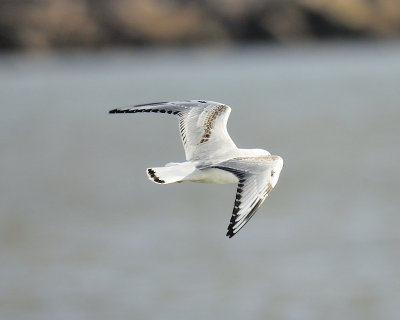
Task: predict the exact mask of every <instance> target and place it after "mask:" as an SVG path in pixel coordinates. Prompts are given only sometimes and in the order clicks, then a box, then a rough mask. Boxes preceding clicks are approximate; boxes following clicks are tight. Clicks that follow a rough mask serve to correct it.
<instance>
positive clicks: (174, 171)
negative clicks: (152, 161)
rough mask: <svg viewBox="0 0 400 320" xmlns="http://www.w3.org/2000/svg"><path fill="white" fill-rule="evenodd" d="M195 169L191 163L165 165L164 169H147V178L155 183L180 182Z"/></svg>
mask: <svg viewBox="0 0 400 320" xmlns="http://www.w3.org/2000/svg"><path fill="white" fill-rule="evenodd" d="M194 170H196V168H195V167H194V166H193V164H191V163H186V162H184V163H174V164H167V165H166V166H165V167H156V168H147V171H146V172H147V176H148V177H149V179H150V180H151V181H153V182H155V183H160V184H166V183H174V182H182V181H183V180H184V179H185V177H186V176H188V175H190V174H191V173H192V172H193V171H194Z"/></svg>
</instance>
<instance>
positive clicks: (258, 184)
mask: <svg viewBox="0 0 400 320" xmlns="http://www.w3.org/2000/svg"><path fill="white" fill-rule="evenodd" d="M282 164H283V162H282V159H281V158H280V157H278V156H263V157H254V158H253V157H252V158H234V159H231V160H228V161H224V162H221V163H219V164H218V165H217V166H214V167H215V168H218V169H221V170H225V171H229V172H231V173H233V174H234V175H235V176H236V177H237V178H238V180H239V181H238V185H237V190H236V196H235V203H234V206H233V211H232V217H231V219H230V222H229V226H228V232H227V234H226V235H227V236H228V237H229V238H232V237H233V236H234V235H235V234H236V233H237V232H238V231H239V230H240V229H242V228H243V227H244V226H245V224H246V223H247V222H248V221H249V220H250V219H251V218H252V217H253V216H254V214H255V213H256V212H257V210H258V208H259V207H260V206H261V205H262V204H263V202H264V201H265V199H266V198H267V196H268V195H269V193H270V192H271V191H272V189H273V188H274V187H275V185H276V182H277V181H278V179H279V174H280V171H281V169H282Z"/></svg>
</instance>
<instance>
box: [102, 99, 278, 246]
mask: <svg viewBox="0 0 400 320" xmlns="http://www.w3.org/2000/svg"><path fill="white" fill-rule="evenodd" d="M143 112H147V113H162V114H170V115H175V116H177V117H178V119H179V130H180V133H181V138H182V142H183V147H184V149H185V155H186V161H185V162H181V163H168V164H166V165H165V166H164V167H152V168H148V169H147V175H148V177H149V179H150V180H151V181H153V182H155V183H158V184H168V183H174V182H184V181H192V182H203V183H237V190H236V197H235V203H234V207H233V212H232V217H231V220H230V223H229V226H228V232H227V234H226V235H227V236H228V237H229V238H231V237H233V236H234V235H235V234H236V233H237V232H238V231H239V230H240V229H241V228H243V226H244V225H245V224H246V223H247V222H248V221H249V220H250V218H251V217H252V216H253V215H254V214H255V213H256V211H257V209H258V208H259V207H260V206H261V204H262V203H263V202H264V200H265V199H266V197H267V196H268V194H269V193H270V192H271V190H272V189H273V188H274V187H275V185H276V183H277V182H278V179H279V174H280V172H281V170H282V167H283V160H282V158H281V157H279V156H276V155H271V154H270V153H269V152H268V151H266V150H262V149H239V148H238V147H236V145H235V143H234V142H233V141H232V139H231V137H230V136H229V134H228V131H227V129H226V124H227V122H228V117H229V114H230V113H231V108H230V107H229V106H227V105H225V104H223V103H219V102H214V101H204V100H190V101H173V102H156V103H149V104H141V105H135V106H132V107H126V108H118V109H113V110H110V111H109V113H143Z"/></svg>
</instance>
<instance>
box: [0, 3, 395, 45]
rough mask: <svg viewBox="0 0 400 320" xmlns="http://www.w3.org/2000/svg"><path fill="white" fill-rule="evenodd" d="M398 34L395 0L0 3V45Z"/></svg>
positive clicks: (274, 40) (275, 40)
mask: <svg viewBox="0 0 400 320" xmlns="http://www.w3.org/2000/svg"><path fill="white" fill-rule="evenodd" d="M399 35H400V2H398V1H393V0H375V1H353V0H346V1H344V0H321V1H313V0H287V1H282V0H269V1H262V0H252V1H248V2H246V4H243V1H241V0H231V1H227V0H220V1H218V2H215V1H211V0H199V1H185V2H183V1H178V0H171V1H164V2H159V1H155V0H136V1H135V0H116V1H112V2H110V1H105V0H97V1H95V0H74V1H71V0H35V1H23V0H14V1H2V2H1V3H0V50H7V51H8V50H17V51H24V50H28V51H29V50H38V49H39V50H52V49H73V48H84V49H98V48H111V47H114V46H117V47H126V46H134V47H142V46H149V45H157V46H180V45H199V44H200V45H201V44H211V45H215V44H220V45H224V44H230V43H236V42H238V43H253V42H254V43H257V42H270V43H297V42H300V43H301V42H312V41H315V40H339V39H391V38H398V37H399Z"/></svg>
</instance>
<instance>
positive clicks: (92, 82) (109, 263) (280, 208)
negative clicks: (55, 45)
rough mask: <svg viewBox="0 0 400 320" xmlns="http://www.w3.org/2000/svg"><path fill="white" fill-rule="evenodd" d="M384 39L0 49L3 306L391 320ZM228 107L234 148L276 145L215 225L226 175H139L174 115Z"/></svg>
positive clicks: (393, 56) (391, 65) (175, 146)
mask: <svg viewBox="0 0 400 320" xmlns="http://www.w3.org/2000/svg"><path fill="white" fill-rule="evenodd" d="M399 52H400V44H399V43H358V44H351V43H337V44H330V45H307V46H289V47H273V46H266V47H264V46H255V47H246V48H224V49H196V48H193V49H177V50H173V49H170V50H167V49H163V50H158V49H156V48H153V49H147V50H145V49H144V50H139V51H132V52H131V51H107V52H100V53H95V52H93V53H68V54H67V53H65V54H59V55H35V56H32V55H19V56H11V55H3V56H1V57H0V83H1V86H0V97H1V114H2V115H1V118H0V152H1V157H0V168H1V173H0V177H1V184H0V188H1V189H0V197H1V198H0V210H1V213H0V214H1V215H0V250H1V251H0V283H1V285H0V318H1V319H31V320H32V319H41V320H42V319H52V320H54V319H74V320H79V319H110V318H113V319H307V320H310V319H363V320H368V319H398V316H399V303H400V250H399V245H400V236H399V223H400V218H399V212H400V200H399V196H398V191H399V176H400V169H399V159H400V148H399V137H400V126H399V119H400V108H399V105H400V90H399V84H400V55H399ZM177 99H208V100H215V101H220V102H224V103H226V104H228V105H230V106H231V107H232V109H233V110H232V114H231V117H230V121H229V123H228V129H229V132H230V134H231V136H232V138H233V139H234V141H235V142H236V144H237V145H238V146H240V147H248V148H251V147H257V148H266V149H267V150H269V151H270V152H271V153H272V154H278V155H281V156H282V157H283V158H284V160H285V167H284V170H283V171H282V174H281V178H280V181H279V183H278V185H277V187H276V188H275V190H274V191H273V192H272V193H271V195H270V197H269V199H268V200H267V201H266V202H265V203H264V205H263V206H262V207H261V209H260V210H259V212H258V213H257V214H256V215H255V216H254V218H253V219H252V221H250V223H249V224H247V225H246V227H245V228H244V229H243V230H241V232H240V233H239V234H238V235H237V236H235V237H234V238H233V239H230V240H229V239H228V238H226V237H225V229H226V227H227V225H228V221H229V218H230V214H231V210H232V206H233V199H234V193H235V186H234V185H206V184H194V183H187V184H176V185H168V186H160V185H156V184H153V183H151V182H149V181H148V180H147V177H146V174H145V169H146V167H148V166H158V165H163V164H165V163H167V162H170V161H177V162H178V161H182V160H183V159H184V154H183V149H182V146H181V143H180V138H179V134H178V130H177V129H178V127H177V120H176V119H175V118H173V117H167V116H164V117H162V116H159V115H153V114H151V115H109V114H107V111H108V110H109V109H111V108H113V107H117V106H127V105H131V104H137V103H144V102H153V101H165V100H177Z"/></svg>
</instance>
